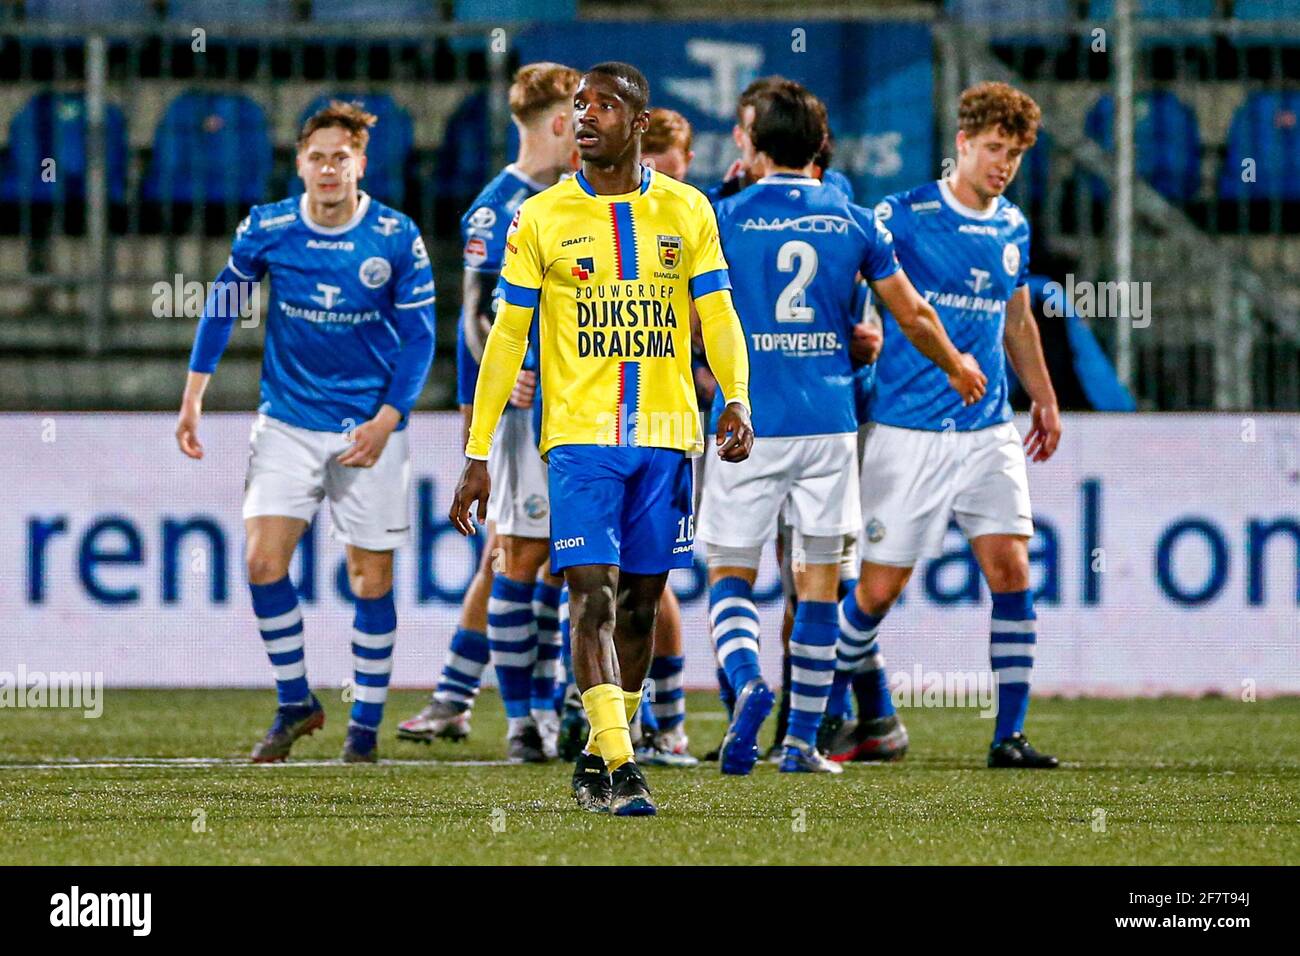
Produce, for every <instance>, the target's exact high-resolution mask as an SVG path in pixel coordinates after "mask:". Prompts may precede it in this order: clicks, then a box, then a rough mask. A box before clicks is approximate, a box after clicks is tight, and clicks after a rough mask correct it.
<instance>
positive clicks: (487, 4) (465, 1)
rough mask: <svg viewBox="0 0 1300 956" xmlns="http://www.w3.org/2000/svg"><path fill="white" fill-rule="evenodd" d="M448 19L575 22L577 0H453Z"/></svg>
mask: <svg viewBox="0 0 1300 956" xmlns="http://www.w3.org/2000/svg"><path fill="white" fill-rule="evenodd" d="M451 16H452V19H453V20H461V21H511V20H576V19H577V17H578V0H551V2H549V3H546V4H539V3H538V2H537V0H454V2H453V3H452V5H451Z"/></svg>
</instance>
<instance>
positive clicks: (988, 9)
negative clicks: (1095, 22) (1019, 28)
mask: <svg viewBox="0 0 1300 956" xmlns="http://www.w3.org/2000/svg"><path fill="white" fill-rule="evenodd" d="M943 8H944V11H945V12H946V13H947V14H948V16H950V17H952V18H953V19H954V20H961V21H962V22H963V23H988V24H993V25H996V24H998V23H1005V22H1007V21H1011V22H1015V21H1018V20H1019V21H1023V20H1063V21H1065V20H1073V19H1074V10H1073V5H1072V4H1071V3H1070V2H1069V0H944V4H943Z"/></svg>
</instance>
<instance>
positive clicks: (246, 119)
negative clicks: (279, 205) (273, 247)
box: [142, 92, 272, 206]
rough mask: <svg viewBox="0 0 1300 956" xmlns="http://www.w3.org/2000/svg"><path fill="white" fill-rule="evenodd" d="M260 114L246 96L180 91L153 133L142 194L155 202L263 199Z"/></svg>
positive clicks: (265, 140) (266, 160) (265, 163)
mask: <svg viewBox="0 0 1300 956" xmlns="http://www.w3.org/2000/svg"><path fill="white" fill-rule="evenodd" d="M271 160H272V151H271V138H270V136H269V135H268V133H267V125H266V114H265V113H263V112H262V107H261V106H259V105H258V104H257V103H256V102H255V101H254V100H251V99H249V98H248V97H247V96H241V95H239V94H234V93H201V92H189V93H182V94H181V95H180V96H178V97H176V99H175V100H173V101H172V103H171V105H170V106H168V107H167V111H166V112H165V113H164V114H163V118H162V120H161V121H160V122H159V124H158V131H157V132H156V133H155V134H154V143H153V162H152V163H151V164H150V166H149V172H148V174H147V175H146V176H145V180H144V186H143V190H142V194H143V198H144V199H145V200H146V201H149V202H161V203H196V204H197V203H234V204H237V205H244V206H246V205H251V204H253V203H258V202H263V201H264V200H265V199H266V191H267V181H268V179H269V178H270V175H271Z"/></svg>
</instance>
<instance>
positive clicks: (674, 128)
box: [641, 106, 692, 155]
mask: <svg viewBox="0 0 1300 956" xmlns="http://www.w3.org/2000/svg"><path fill="white" fill-rule="evenodd" d="M691 138H692V133H691V124H690V123H689V122H687V120H686V117H685V116H683V115H682V114H681V113H679V112H677V111H676V110H670V109H667V108H666V107H663V106H656V107H655V108H654V109H652V110H651V111H650V125H649V126H648V127H647V128H646V131H645V133H643V134H642V136H641V152H642V153H666V152H668V151H669V150H670V149H672V148H674V147H676V146H680V147H681V149H682V152H683V153H686V154H688V155H689V154H690V151H691Z"/></svg>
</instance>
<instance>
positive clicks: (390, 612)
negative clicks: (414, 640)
mask: <svg viewBox="0 0 1300 956" xmlns="http://www.w3.org/2000/svg"><path fill="white" fill-rule="evenodd" d="M396 640H397V608H395V607H394V606H393V592H392V591H389V592H388V593H387V594H385V595H384V596H383V597H377V598H357V610H356V615H355V617H353V619H352V668H353V671H354V676H355V678H356V687H355V688H354V693H355V695H356V696H354V697H353V698H352V721H351V722H352V723H354V724H357V725H358V726H361V727H365V728H367V729H369V730H378V729H379V724H380V723H381V722H382V721H383V719H384V702H385V701H387V700H388V678H389V676H390V675H391V674H392V673H393V643H394V642H395V641H396Z"/></svg>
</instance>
